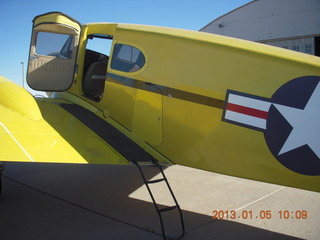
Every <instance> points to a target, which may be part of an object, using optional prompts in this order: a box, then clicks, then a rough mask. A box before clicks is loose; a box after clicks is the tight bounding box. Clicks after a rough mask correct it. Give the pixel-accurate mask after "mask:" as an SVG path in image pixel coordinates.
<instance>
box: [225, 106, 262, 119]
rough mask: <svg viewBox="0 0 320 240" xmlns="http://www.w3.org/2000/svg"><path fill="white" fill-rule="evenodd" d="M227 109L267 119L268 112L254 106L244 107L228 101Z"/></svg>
mask: <svg viewBox="0 0 320 240" xmlns="http://www.w3.org/2000/svg"><path fill="white" fill-rule="evenodd" d="M227 110H229V111H233V112H237V113H242V114H246V115H250V116H253V117H257V118H262V119H267V117H268V112H265V111H261V110H258V109H254V108H249V107H244V106H240V105H237V104H233V103H228V106H227Z"/></svg>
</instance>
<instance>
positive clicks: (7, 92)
mask: <svg viewBox="0 0 320 240" xmlns="http://www.w3.org/2000/svg"><path fill="white" fill-rule="evenodd" d="M0 92H1V94H0V139H1V140H0V141H1V144H0V161H23V162H52V163H103V164H129V163H130V161H132V160H135V161H140V162H144V161H146V162H148V161H150V160H151V158H152V157H153V156H151V155H150V154H149V153H148V152H147V151H145V150H144V149H143V148H142V147H141V146H139V145H137V144H136V143H135V142H134V141H132V140H131V139H130V138H129V137H127V136H126V135H124V134H123V133H121V132H120V131H119V130H117V129H116V128H114V127H113V126H112V124H110V123H108V122H106V121H105V120H103V119H101V118H100V117H99V116H97V114H95V113H94V112H92V111H89V110H87V109H85V108H83V107H80V106H79V105H76V104H73V103H71V102H67V101H65V100H59V99H54V100H53V99H38V100H35V99H34V98H33V96H31V94H30V93H28V92H27V91H26V90H25V89H23V88H22V87H20V86H18V85H16V84H15V83H13V82H10V81H9V80H7V79H5V78H4V77H1V76H0Z"/></svg>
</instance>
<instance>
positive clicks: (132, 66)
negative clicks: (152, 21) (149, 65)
mask: <svg viewBox="0 0 320 240" xmlns="http://www.w3.org/2000/svg"><path fill="white" fill-rule="evenodd" d="M145 62H146V59H145V56H144V54H143V53H142V52H141V51H140V50H139V49H138V48H136V47H133V46H130V45H125V44H118V43H117V44H115V46H114V50H113V55H112V60H111V68H112V69H114V70H119V71H122V72H136V71H138V70H140V69H141V68H142V67H143V66H144V65H145Z"/></svg>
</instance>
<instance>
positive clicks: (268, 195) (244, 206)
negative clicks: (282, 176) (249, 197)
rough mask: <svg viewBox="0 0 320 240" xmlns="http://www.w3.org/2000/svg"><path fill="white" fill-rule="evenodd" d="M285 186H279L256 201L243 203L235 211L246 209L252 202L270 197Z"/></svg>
mask: <svg viewBox="0 0 320 240" xmlns="http://www.w3.org/2000/svg"><path fill="white" fill-rule="evenodd" d="M284 188H285V187H281V188H278V189H277V190H275V191H273V192H271V193H269V194H267V195H265V196H263V197H261V198H258V199H257V200H254V201H252V202H250V203H248V204H246V205H243V206H242V207H239V208H237V209H236V210H235V211H236V212H238V211H239V210H241V209H244V208H246V207H248V206H250V205H252V204H254V203H256V202H259V201H261V200H263V199H265V198H267V197H270V196H271V195H273V194H275V193H277V192H279V191H281V190H282V189H284Z"/></svg>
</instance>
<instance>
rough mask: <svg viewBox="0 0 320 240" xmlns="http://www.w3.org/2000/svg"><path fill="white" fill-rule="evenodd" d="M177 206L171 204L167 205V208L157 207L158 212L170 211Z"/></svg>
mask: <svg viewBox="0 0 320 240" xmlns="http://www.w3.org/2000/svg"><path fill="white" fill-rule="evenodd" d="M177 207H178V206H177V205H176V206H172V207H167V208H162V209H159V212H167V211H171V210H173V209H176V208H177Z"/></svg>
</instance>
